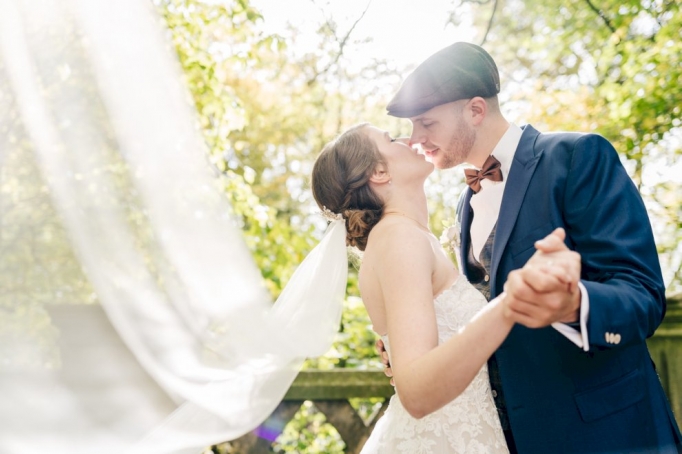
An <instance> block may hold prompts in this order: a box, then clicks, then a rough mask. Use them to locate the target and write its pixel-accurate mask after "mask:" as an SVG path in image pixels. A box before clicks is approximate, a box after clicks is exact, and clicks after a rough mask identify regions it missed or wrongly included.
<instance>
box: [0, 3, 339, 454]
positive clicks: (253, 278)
mask: <svg viewBox="0 0 682 454" xmlns="http://www.w3.org/2000/svg"><path fill="white" fill-rule="evenodd" d="M188 99H189V95H188V93H187V91H186V89H185V87H184V86H183V85H182V82H181V77H180V70H179V66H178V64H177V62H176V60H175V55H174V53H173V51H172V48H171V46H170V44H169V43H168V42H167V41H166V40H165V39H164V30H163V28H162V27H161V25H160V20H159V18H158V17H157V16H156V14H155V12H154V9H153V6H152V5H151V4H150V3H148V2H140V1H139V0H118V1H116V2H112V1H105V0H0V390H2V394H3V403H2V404H1V405H0V452H2V453H8V454H15V453H21V454H24V453H39V452H50V453H56V454H61V453H64V454H66V453H68V454H77V453H90V452H98V453H112V454H113V453H121V452H139V453H145V454H151V453H197V452H200V450H201V449H202V448H203V447H205V446H208V445H210V444H214V443H219V442H222V441H226V440H229V439H234V438H237V437H239V436H241V435H243V434H244V433H247V432H248V431H250V430H252V429H254V428H255V427H256V426H258V424H260V422H262V421H263V420H264V419H265V418H266V417H267V416H269V415H270V413H271V412H272V411H273V410H274V408H275V407H276V406H277V404H278V403H279V402H280V400H281V399H282V397H283V396H284V394H285V392H286V391H287V389H288V387H289V386H290V384H291V382H292V381H293V380H294V378H295V377H296V374H297V373H298V370H299V368H300V366H301V364H302V362H303V360H304V359H305V358H306V357H308V356H317V355H321V354H323V353H324V352H325V351H326V350H327V349H328V348H329V346H330V345H331V342H332V339H333V337H334V334H335V333H336V331H337V329H338V325H339V321H340V316H341V306H342V301H343V298H344V296H345V288H346V273H347V259H346V246H345V226H344V223H343V221H334V222H332V223H331V224H330V226H329V228H328V230H327V232H326V233H325V236H324V238H323V239H322V241H321V242H320V244H319V245H318V246H317V247H316V248H315V249H314V250H313V252H312V253H311V254H310V255H309V256H308V257H307V258H306V259H305V260H304V262H303V263H302V264H301V266H300V267H299V268H298V269H297V270H296V272H295V273H294V275H293V276H292V278H291V280H290V283H289V285H288V286H287V288H286V289H285V291H284V292H283V293H282V295H281V296H280V298H278V300H277V302H276V303H275V304H274V306H273V305H272V304H271V301H270V299H269V296H268V294H267V292H266V291H265V289H264V287H263V285H262V282H261V276H260V273H259V272H258V269H257V268H256V266H255V264H254V262H253V260H252V258H251V256H250V253H249V251H248V250H247V248H246V246H245V243H244V241H243V238H242V237H241V232H240V230H239V226H238V225H237V223H236V222H235V221H234V219H233V217H232V216H231V211H230V207H229V204H228V203H227V201H226V200H225V197H224V195H223V194H222V193H221V191H220V190H219V186H218V184H217V181H216V177H215V175H214V174H213V173H212V172H211V168H210V166H209V164H208V160H207V159H206V152H205V145H204V144H203V142H202V139H201V137H200V134H199V132H198V130H197V127H196V118H195V117H194V114H193V111H192V106H191V105H190V103H189V102H188Z"/></svg>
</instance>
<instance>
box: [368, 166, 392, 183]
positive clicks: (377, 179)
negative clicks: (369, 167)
mask: <svg viewBox="0 0 682 454" xmlns="http://www.w3.org/2000/svg"><path fill="white" fill-rule="evenodd" d="M369 182H370V183H374V184H387V183H390V182H391V175H390V174H389V173H388V169H387V168H386V166H385V165H384V164H382V163H379V164H377V166H376V167H375V168H374V172H372V176H370V177H369Z"/></svg>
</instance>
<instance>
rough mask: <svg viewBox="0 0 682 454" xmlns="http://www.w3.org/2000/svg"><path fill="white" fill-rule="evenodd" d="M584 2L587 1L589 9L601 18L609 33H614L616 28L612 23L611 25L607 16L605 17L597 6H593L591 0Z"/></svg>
mask: <svg viewBox="0 0 682 454" xmlns="http://www.w3.org/2000/svg"><path fill="white" fill-rule="evenodd" d="M585 2H586V3H587V5H588V6H589V7H590V9H591V10H592V11H594V12H595V13H597V16H599V17H601V19H602V20H603V21H604V24H606V26H607V27H608V28H609V30H611V33H616V28H615V27H614V26H613V25H611V21H610V20H609V18H608V17H606V15H605V14H604V13H603V12H602V11H601V10H600V9H599V8H597V7H596V6H594V5H593V4H592V1H591V0H585Z"/></svg>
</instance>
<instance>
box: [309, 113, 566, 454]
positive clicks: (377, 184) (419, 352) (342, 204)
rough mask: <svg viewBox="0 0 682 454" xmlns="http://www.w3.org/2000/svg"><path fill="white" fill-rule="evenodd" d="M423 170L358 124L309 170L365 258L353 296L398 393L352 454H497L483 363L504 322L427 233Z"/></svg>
mask: <svg viewBox="0 0 682 454" xmlns="http://www.w3.org/2000/svg"><path fill="white" fill-rule="evenodd" d="M433 168H434V166H433V164H431V163H430V162H428V161H427V160H426V159H425V157H424V156H423V155H421V154H419V153H417V152H416V151H415V150H414V149H413V148H411V147H410V146H408V145H407V144H405V143H403V142H401V141H400V140H396V139H393V138H391V137H390V136H389V134H388V133H387V132H384V131H382V130H380V129H377V128H375V127H373V126H370V125H368V124H361V125H358V126H355V127H353V128H351V129H349V130H348V131H346V132H344V133H343V134H341V135H340V136H339V137H338V138H337V139H336V140H334V141H332V142H331V143H329V144H328V145H327V146H326V147H325V148H324V149H323V150H322V152H321V154H320V156H319V157H318V159H317V161H316V163H315V166H314V168H313V174H312V190H313V196H314V197H315V200H316V201H317V203H318V205H319V206H320V207H321V208H322V209H323V211H325V212H327V213H329V212H332V213H335V214H336V216H341V217H342V218H343V219H344V220H345V224H346V228H347V235H346V241H347V244H348V245H350V246H355V247H357V248H358V249H359V250H360V251H363V253H362V266H361V268H360V274H359V280H360V292H361V294H362V300H363V302H364V304H365V307H366V308H367V312H368V314H369V317H370V319H371V321H372V324H373V329H374V330H375V331H376V332H377V334H378V335H380V336H381V339H382V340H383V342H384V344H385V346H386V350H387V351H388V353H389V356H390V362H391V367H392V370H393V377H394V382H395V387H396V392H397V394H396V395H394V396H393V398H392V399H391V401H390V405H389V407H388V409H387V411H386V412H385V414H384V416H383V417H382V418H381V419H380V420H379V421H378V423H377V425H376V427H375V429H374V431H373V433H372V435H371V436H370V438H369V440H368V441H367V443H366V444H365V446H364V448H363V451H362V452H363V453H366V454H367V453H384V452H385V453H396V452H405V453H425V452H434V453H446V452H456V453H478V452H485V453H506V452H508V450H507V446H506V443H505V438H504V435H503V432H502V429H501V425H500V421H499V419H498V416H497V411H496V408H495V403H494V401H493V398H492V395H491V391H490V385H489V382H488V374H487V366H486V361H487V359H488V358H489V357H490V356H491V354H492V353H493V352H494V351H495V350H496V349H497V348H498V347H499V346H500V344H501V343H502V342H503V341H504V339H505V338H506V336H507V334H508V333H509V332H510V330H511V329H512V327H513V322H512V321H511V320H510V319H509V318H508V317H507V316H506V315H505V301H504V294H503V295H501V296H500V297H498V298H496V299H495V300H493V301H491V302H490V304H486V300H485V299H484V298H483V296H482V295H481V294H480V293H479V292H478V291H477V290H476V289H475V288H474V287H473V286H472V285H470V284H469V283H468V282H467V280H466V278H465V277H464V276H463V275H461V274H460V273H459V272H458V271H457V269H456V268H455V267H454V266H453V264H452V262H451V260H450V259H449V258H448V256H447V255H446V254H445V252H444V250H443V249H442V247H441V245H440V243H439V241H438V240H437V239H436V237H435V236H434V235H433V234H432V233H431V232H430V231H429V228H428V211H427V203H426V195H425V192H424V182H425V180H426V178H427V177H428V176H429V174H430V173H431V172H432V171H433ZM559 275H560V273H555V272H552V271H551V270H550V271H549V272H546V273H545V274H544V278H546V279H559V280H561V281H562V282H564V279H566V277H565V276H563V275H562V276H559Z"/></svg>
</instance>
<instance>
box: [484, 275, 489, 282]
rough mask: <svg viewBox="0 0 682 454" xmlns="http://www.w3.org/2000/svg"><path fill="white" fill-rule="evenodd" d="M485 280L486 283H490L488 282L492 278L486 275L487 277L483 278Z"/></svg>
mask: <svg viewBox="0 0 682 454" xmlns="http://www.w3.org/2000/svg"><path fill="white" fill-rule="evenodd" d="M483 280H484V281H486V282H488V281H489V280H490V276H488V275H487V274H486V275H485V277H484V278H483Z"/></svg>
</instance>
